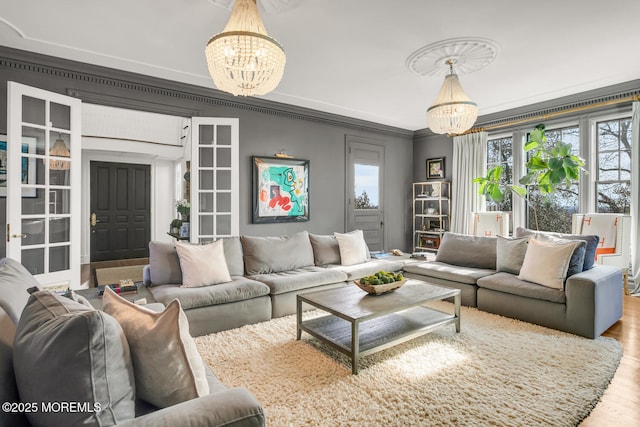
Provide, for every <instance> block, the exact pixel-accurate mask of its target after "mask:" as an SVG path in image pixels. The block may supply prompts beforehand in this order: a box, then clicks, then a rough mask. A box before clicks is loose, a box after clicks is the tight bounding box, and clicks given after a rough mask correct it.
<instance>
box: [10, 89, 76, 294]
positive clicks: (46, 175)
mask: <svg viewBox="0 0 640 427" xmlns="http://www.w3.org/2000/svg"><path fill="white" fill-rule="evenodd" d="M7 99H8V118H7V123H8V126H7V134H8V135H7V147H6V148H7V160H8V162H7V189H6V191H7V256H8V257H10V258H13V259H15V260H17V261H20V262H21V263H22V264H23V265H24V266H25V267H26V268H27V269H28V270H29V271H30V272H31V273H32V274H33V275H34V276H35V277H36V279H37V280H38V281H39V283H40V284H41V285H53V284H56V285H57V284H68V285H70V286H71V287H74V288H76V287H78V286H79V285H80V218H79V214H80V167H81V165H80V156H81V150H80V135H81V134H80V120H81V115H80V110H81V101H80V100H78V99H76V98H71V97H68V96H64V95H60V94H57V93H52V92H48V91H44V90H41V89H36V88H33V87H30V86H25V85H22V84H19V83H15V82H8V93H7Z"/></svg>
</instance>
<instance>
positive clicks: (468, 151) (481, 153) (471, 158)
mask: <svg viewBox="0 0 640 427" xmlns="http://www.w3.org/2000/svg"><path fill="white" fill-rule="evenodd" d="M487 135H488V134H487V132H478V133H471V134H468V135H461V136H456V137H454V138H453V167H452V170H451V171H452V179H451V193H452V196H453V198H452V200H451V231H453V232H454V233H462V234H469V231H470V230H469V217H470V216H471V212H477V211H484V210H485V209H486V202H485V199H484V196H482V195H479V194H478V184H475V183H473V179H474V178H477V177H479V176H485V175H486V174H487V139H488V138H487Z"/></svg>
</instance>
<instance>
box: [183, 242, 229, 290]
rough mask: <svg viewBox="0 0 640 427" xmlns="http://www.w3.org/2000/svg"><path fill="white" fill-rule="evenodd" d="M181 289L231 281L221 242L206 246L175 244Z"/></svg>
mask: <svg viewBox="0 0 640 427" xmlns="http://www.w3.org/2000/svg"><path fill="white" fill-rule="evenodd" d="M176 251H177V252H178V258H179V259H180V269H181V270H182V287H183V288H198V287H201V286H209V285H217V284H219V283H226V282H230V281H231V276H230V275H229V268H228V267H227V260H226V258H225V256H224V246H223V242H222V240H216V241H215V242H213V243H209V244H207V245H192V244H190V243H182V242H176Z"/></svg>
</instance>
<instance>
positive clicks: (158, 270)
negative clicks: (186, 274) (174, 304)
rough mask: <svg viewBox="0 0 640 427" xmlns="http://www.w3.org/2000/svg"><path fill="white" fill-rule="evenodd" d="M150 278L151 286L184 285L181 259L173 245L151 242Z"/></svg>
mask: <svg viewBox="0 0 640 427" xmlns="http://www.w3.org/2000/svg"><path fill="white" fill-rule="evenodd" d="M149 278H150V279H151V286H153V285H166V284H181V283H182V270H180V259H178V252H176V247H175V245H174V244H173V243H164V242H154V241H151V242H149Z"/></svg>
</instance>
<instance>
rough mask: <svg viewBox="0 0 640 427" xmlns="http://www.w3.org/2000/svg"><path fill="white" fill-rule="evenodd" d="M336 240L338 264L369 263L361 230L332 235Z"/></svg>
mask: <svg viewBox="0 0 640 427" xmlns="http://www.w3.org/2000/svg"><path fill="white" fill-rule="evenodd" d="M333 234H334V235H335V236H336V239H338V247H339V248H340V264H342V265H354V264H360V263H363V262H367V261H369V259H371V258H370V255H369V250H368V248H367V243H366V242H365V241H364V234H363V233H362V230H355V231H351V232H349V233H333Z"/></svg>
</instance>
